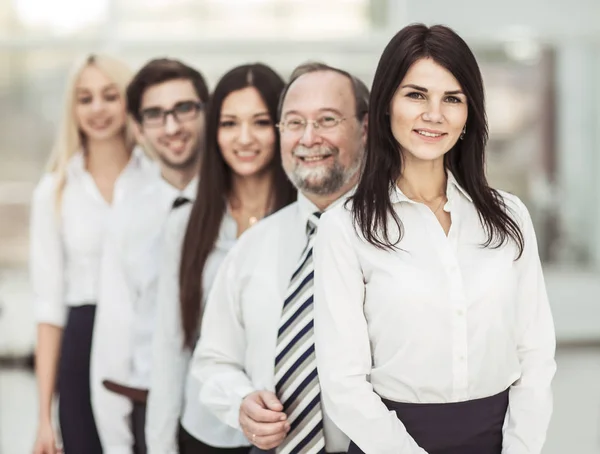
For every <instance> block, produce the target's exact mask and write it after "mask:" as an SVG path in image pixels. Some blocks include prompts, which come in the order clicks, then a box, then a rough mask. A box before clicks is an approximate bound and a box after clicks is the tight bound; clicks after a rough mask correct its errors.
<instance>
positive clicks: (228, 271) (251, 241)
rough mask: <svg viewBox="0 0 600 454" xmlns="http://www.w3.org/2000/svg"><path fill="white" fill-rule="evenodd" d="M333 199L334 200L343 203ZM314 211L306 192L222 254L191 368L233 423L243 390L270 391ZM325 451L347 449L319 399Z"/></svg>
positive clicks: (204, 396)
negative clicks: (288, 298)
mask: <svg viewBox="0 0 600 454" xmlns="http://www.w3.org/2000/svg"><path fill="white" fill-rule="evenodd" d="M341 202H342V200H339V201H338V202H336V204H337V203H341ZM315 211H318V209H317V207H316V206H314V205H313V204H312V203H311V202H310V201H309V200H308V199H306V197H304V196H303V195H302V194H299V195H298V202H296V203H293V204H292V205H289V206H288V207H286V208H283V209H282V210H280V211H278V212H277V213H275V214H273V215H271V216H269V217H268V218H266V219H264V220H263V221H261V222H259V223H258V224H257V225H255V226H254V227H252V228H251V229H250V230H248V231H247V232H245V233H244V234H243V235H242V236H241V237H240V239H239V240H238V242H237V244H236V245H235V246H234V247H233V249H232V250H231V252H230V253H229V255H228V256H227V257H226V258H225V261H224V262H223V265H222V266H221V269H220V270H219V273H218V275H217V278H216V280H215V282H214V284H213V288H212V291H211V293H210V295H209V298H208V303H207V304H206V310H205V312H204V317H203V322H202V329H201V333H202V335H201V337H200V342H199V344H198V347H197V348H196V350H195V352H194V359H193V363H192V373H193V374H194V376H196V377H197V378H198V379H200V381H201V383H202V391H201V392H200V400H201V402H202V403H204V404H205V405H207V406H208V407H209V408H210V409H211V410H212V411H213V412H215V414H216V415H217V416H218V417H219V418H220V419H221V420H223V421H224V422H226V423H227V424H229V425H230V426H231V427H235V428H238V429H239V428H240V425H239V421H238V415H239V409H240V405H241V403H242V400H243V399H244V397H246V396H247V395H248V394H250V393H252V392H254V391H257V390H268V391H271V392H274V391H275V377H274V369H275V356H276V355H275V349H276V343H277V331H278V329H279V324H280V319H281V310H282V307H283V301H284V299H285V294H286V290H287V287H288V284H289V282H290V278H291V276H292V274H293V272H294V271H295V268H296V267H297V266H298V260H299V258H300V254H301V253H302V250H303V249H304V247H305V246H306V241H307V237H306V222H307V220H308V217H309V215H310V214H311V213H314V212H315ZM323 410H324V421H323V423H324V430H325V437H326V449H327V451H328V452H340V451H345V450H346V449H347V447H348V443H349V441H348V438H347V437H346V436H345V435H344V434H343V433H342V432H340V430H339V429H338V428H337V427H336V426H335V425H334V424H333V423H332V422H331V420H330V419H329V417H328V414H327V407H324V409H323Z"/></svg>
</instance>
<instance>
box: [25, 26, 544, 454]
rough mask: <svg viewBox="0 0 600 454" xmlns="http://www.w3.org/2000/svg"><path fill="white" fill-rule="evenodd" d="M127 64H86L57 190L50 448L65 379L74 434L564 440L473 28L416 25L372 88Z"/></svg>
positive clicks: (35, 259) (358, 443) (485, 444)
mask: <svg viewBox="0 0 600 454" xmlns="http://www.w3.org/2000/svg"><path fill="white" fill-rule="evenodd" d="M126 74H127V71H126V69H125V67H124V66H123V65H122V64H121V63H119V62H116V61H114V60H112V59H109V58H107V57H100V56H95V57H90V58H88V59H87V60H86V61H85V62H84V63H83V64H82V65H80V67H78V68H77V70H76V72H75V73H74V74H73V80H72V84H70V88H69V90H70V96H68V97H67V106H66V110H65V112H66V113H65V119H64V124H63V127H62V130H61V135H60V136H59V140H58V141H57V145H56V148H55V150H54V153H53V157H52V159H51V167H50V172H49V173H48V174H47V175H45V176H44V177H43V179H42V181H41V182H40V184H39V186H38V188H37V189H36V192H35V196H34V201H33V210H32V230H31V238H32V240H31V241H32V248H31V253H32V257H31V263H32V278H33V286H34V290H35V294H36V314H37V319H38V323H39V325H38V344H37V351H36V368H37V374H38V382H39V391H40V425H39V431H38V437H37V441H36V445H35V448H34V451H35V454H47V453H52V454H54V453H55V452H56V446H57V438H56V437H55V433H54V430H53V426H52V422H51V414H52V396H53V394H54V390H55V389H56V390H57V391H58V403H59V405H58V409H59V410H58V413H59V421H60V432H61V437H62V442H63V449H64V451H65V453H66V454H79V453H85V454H87V453H92V454H93V453H101V452H104V453H107V454H112V453H114V454H120V453H123V454H126V453H127V454H131V453H136V454H137V453H146V452H149V453H161V454H171V453H177V452H179V453H181V454H185V453H211V452H224V453H226V452H232V453H238V452H239V453H246V452H252V453H253V454H255V453H260V452H274V453H275V452H276V453H307V454H308V453H324V452H328V453H341V452H351V453H360V452H366V453H369V454H371V453H373V454H380V453H381V454H385V453H414V454H417V453H419V454H420V453H431V454H458V453H461V454H475V453H477V454H492V453H498V454H499V453H500V452H502V453H508V454H513V453H514V454H517V453H525V452H528V453H539V452H540V451H541V449H542V446H543V444H544V440H545V435H546V430H547V426H548V422H549V418H550V414H551V410H552V396H551V392H550V383H551V380H552V377H553V375H554V371H555V362H554V348H555V347H554V344H555V340H554V330H553V325H552V317H551V314H550V310H549V304H548V301H547V296H546V291H545V286H544V281H543V276H542V271H541V266H540V261H539V257H538V253H537V246H536V239H535V234H534V232H533V228H532V225H531V219H530V218H529V215H528V212H527V209H526V208H525V206H524V205H523V204H522V202H520V200H519V199H518V198H516V197H515V196H513V195H510V194H507V193H504V192H502V191H497V190H494V189H492V188H490V187H489V185H488V184H487V182H486V179H485V173H484V153H485V144H486V140H487V124H486V119H485V108H484V92H483V82H482V78H481V74H480V71H479V68H478V66H477V62H476V60H475V58H474V56H473V54H472V53H471V51H470V49H469V48H468V46H467V44H466V43H465V42H464V41H463V40H462V39H461V38H460V37H459V36H458V35H456V34H455V33H454V32H453V31H452V30H450V29H448V28H446V27H443V26H434V27H429V28H428V27H426V26H423V25H412V26H408V27H405V28H404V29H402V30H401V31H400V32H399V33H398V34H397V35H396V36H395V37H394V38H393V39H392V41H391V42H390V43H389V44H388V46H387V47H386V49H385V50H384V52H383V54H382V56H381V59H380V62H379V65H378V67H377V70H376V72H375V77H374V81H373V87H372V92H371V93H370V94H369V90H368V89H367V88H366V87H365V85H364V84H363V83H362V82H361V81H360V80H359V79H357V78H356V77H354V76H352V75H351V74H349V73H347V72H346V71H343V70H341V69H337V68H333V67H330V66H327V65H324V64H318V63H314V64H305V65H301V66H300V67H298V68H297V69H296V70H295V71H294V72H293V73H292V75H291V77H290V81H289V82H288V83H287V84H284V82H283V80H282V79H281V78H280V77H279V76H278V75H277V74H276V73H275V72H274V71H273V70H272V69H270V68H268V67H267V66H265V65H262V64H254V65H244V66H240V67H237V68H235V69H233V70H232V71H230V72H228V73H227V74H226V75H224V76H223V77H222V79H221V80H220V81H219V82H218V83H217V85H216V87H215V89H214V91H213V93H212V94H211V95H210V96H209V93H208V89H207V86H206V83H205V82H204V79H203V77H202V76H201V75H200V73H198V72H197V71H196V70H194V69H192V68H190V67H189V66H187V65H185V64H183V63H181V62H179V61H174V60H168V59H161V60H153V61H151V62H149V63H148V64H147V65H145V66H144V67H142V68H141V69H140V70H139V71H138V73H137V74H136V75H135V76H134V77H133V78H132V79H131V80H128V78H127V76H126ZM127 114H129V116H130V118H131V119H132V123H131V124H128V122H127ZM134 142H137V143H138V144H139V145H141V147H142V148H143V149H144V151H145V153H142V152H141V151H138V150H137V149H135V147H134ZM147 156H149V157H151V158H152V160H151V159H148V157H147ZM263 218H265V219H263ZM254 224H256V225H254ZM313 250H314V254H313ZM57 378H58V382H57V383H56V379H57Z"/></svg>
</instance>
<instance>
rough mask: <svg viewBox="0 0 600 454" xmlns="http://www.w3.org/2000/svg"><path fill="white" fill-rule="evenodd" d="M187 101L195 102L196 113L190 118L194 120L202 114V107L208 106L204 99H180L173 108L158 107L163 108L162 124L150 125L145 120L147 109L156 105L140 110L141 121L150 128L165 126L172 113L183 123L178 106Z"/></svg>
mask: <svg viewBox="0 0 600 454" xmlns="http://www.w3.org/2000/svg"><path fill="white" fill-rule="evenodd" d="M187 103H191V104H193V105H194V106H195V109H196V113H195V114H194V116H193V117H190V118H189V120H194V119H196V118H198V114H200V111H201V110H202V109H204V107H205V106H206V103H205V102H202V101H194V100H187V101H180V102H178V103H176V104H175V105H174V106H173V107H172V108H171V109H168V110H162V108H160V107H158V109H160V110H162V120H161V122H160V124H159V123H156V124H150V125H148V124H147V123H145V122H144V112H145V111H147V110H150V109H155V108H156V107H149V108H147V109H142V110H140V112H139V118H140V123H141V124H142V125H143V126H146V127H150V128H159V127H163V126H165V125H166V124H167V117H168V116H169V115H172V116H173V119H174V120H175V121H176V122H177V123H181V120H180V119H179V117H178V116H177V111H176V109H177V107H178V106H181V105H182V104H187ZM184 121H187V120H184Z"/></svg>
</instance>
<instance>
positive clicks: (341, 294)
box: [314, 175, 556, 454]
mask: <svg viewBox="0 0 600 454" xmlns="http://www.w3.org/2000/svg"><path fill="white" fill-rule="evenodd" d="M501 194H502V197H503V198H504V200H505V202H506V205H507V206H508V208H509V209H510V210H511V212H512V213H513V215H514V218H515V220H517V222H518V223H519V225H520V226H521V229H522V232H523V235H524V239H525V249H524V252H523V256H522V257H521V258H520V259H519V260H517V261H514V259H515V258H516V256H517V254H518V249H517V246H516V245H515V244H514V242H512V241H511V242H509V243H508V244H505V245H503V246H502V247H500V248H497V249H493V248H489V247H488V248H484V247H482V246H481V245H482V244H483V243H484V242H485V241H486V239H487V236H486V234H485V231H484V229H483V228H482V226H481V223H480V221H479V218H478V215H477V211H476V210H475V206H474V205H473V203H472V201H471V198H470V197H469V196H468V195H467V193H466V192H465V191H464V190H463V189H462V188H460V187H459V186H458V184H457V183H456V180H455V179H454V178H453V176H452V175H449V176H448V186H447V197H448V202H447V204H446V205H445V207H444V209H445V210H446V211H448V212H450V213H451V215H452V226H451V228H450V231H449V234H448V236H446V234H445V233H444V231H443V229H442V227H441V225H440V224H439V222H438V220H437V219H436V217H435V215H434V214H433V213H432V212H431V210H429V208H427V207H426V206H425V205H424V204H420V203H416V202H413V201H411V200H409V199H408V198H407V197H406V196H405V195H404V194H402V192H401V191H400V190H399V189H398V188H395V190H393V191H392V193H391V199H392V203H393V208H394V210H395V211H396V213H397V214H398V216H399V218H400V219H401V221H402V222H403V225H404V237H403V238H402V240H401V242H400V243H399V245H398V246H399V248H400V249H401V250H398V251H394V252H390V251H384V250H381V249H378V248H375V247H374V246H372V245H370V244H369V243H367V242H366V241H365V240H364V239H363V238H362V236H359V235H358V234H357V233H356V231H355V229H354V226H353V223H352V214H351V212H350V211H348V210H347V209H345V208H343V207H339V208H336V209H335V210H332V211H331V212H329V213H326V214H325V215H324V216H323V217H322V218H321V222H320V225H319V231H318V234H317V240H316V245H315V254H314V257H315V333H316V352H317V364H318V368H319V376H320V378H321V386H322V392H323V400H324V402H325V406H326V408H327V409H328V411H329V414H330V415H331V418H332V419H333V421H334V422H335V423H336V424H338V426H339V427H340V428H341V429H342V430H343V431H344V432H345V433H346V434H347V435H348V436H349V437H350V439H351V440H353V441H354V442H355V443H356V444H357V445H358V446H359V447H360V448H361V449H362V451H364V452H365V453H367V454H388V453H389V454H392V453H394V454H397V453H406V454H409V453H412V454H417V453H420V454H422V453H424V452H425V451H424V450H423V449H421V448H420V447H419V446H418V445H417V444H416V442H415V441H414V439H412V437H411V436H410V434H409V433H407V432H406V429H405V427H404V425H403V424H402V422H400V420H399V419H398V418H397V417H396V415H395V413H394V412H390V411H388V409H387V408H386V407H385V405H384V404H383V403H382V402H381V399H380V396H381V397H382V398H386V399H389V400H392V401H396V402H409V403H447V402H460V401H466V400H472V399H478V398H483V397H489V396H492V395H495V394H498V393H500V392H502V391H504V390H506V389H508V388H510V391H509V408H508V412H507V416H506V419H505V424H504V430H503V435H504V437H503V449H502V453H503V454H517V453H518V454H521V453H523V454H525V453H529V454H538V453H540V451H541V449H542V445H543V444H544V441H545V437H546V430H547V427H548V423H549V420H550V415H551V413H552V394H551V389H550V384H551V381H552V378H553V376H554V373H555V370H556V364H555V361H554V351H555V335H554V326H553V321H552V315H551V313H550V307H549V304H548V299H547V295H546V288H545V284H544V278H543V275H542V268H541V265H540V260H539V256H538V250H537V243H536V237H535V233H534V231H533V226H532V223H531V219H530V217H529V213H528V211H527V209H526V208H525V206H524V205H523V203H522V202H521V201H520V200H519V199H518V198H517V197H515V196H513V195H510V194H507V193H501ZM390 225H391V226H392V225H393V224H392V223H391V224H390ZM391 228H392V230H391V236H390V237H391V238H395V236H394V232H397V230H396V229H395V227H391Z"/></svg>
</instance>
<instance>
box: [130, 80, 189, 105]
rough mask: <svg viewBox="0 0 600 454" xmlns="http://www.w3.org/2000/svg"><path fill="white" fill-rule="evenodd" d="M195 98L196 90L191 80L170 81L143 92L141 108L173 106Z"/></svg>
mask: <svg viewBox="0 0 600 454" xmlns="http://www.w3.org/2000/svg"><path fill="white" fill-rule="evenodd" d="M196 98H197V95H196V90H195V89H194V85H193V84H192V81H191V80H187V79H172V80H167V81H165V82H161V83H159V84H155V85H152V86H150V87H148V88H147V89H146V90H144V93H143V95H142V106H145V105H148V104H152V105H163V104H169V105H171V104H175V103H178V102H180V101H189V100H194V99H196Z"/></svg>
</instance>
